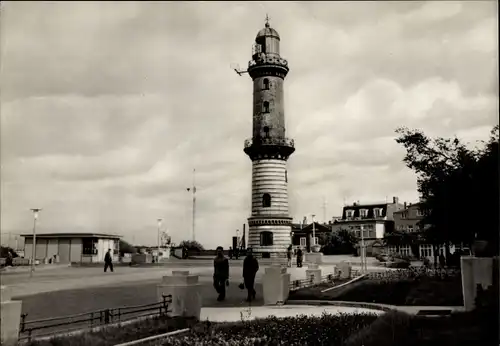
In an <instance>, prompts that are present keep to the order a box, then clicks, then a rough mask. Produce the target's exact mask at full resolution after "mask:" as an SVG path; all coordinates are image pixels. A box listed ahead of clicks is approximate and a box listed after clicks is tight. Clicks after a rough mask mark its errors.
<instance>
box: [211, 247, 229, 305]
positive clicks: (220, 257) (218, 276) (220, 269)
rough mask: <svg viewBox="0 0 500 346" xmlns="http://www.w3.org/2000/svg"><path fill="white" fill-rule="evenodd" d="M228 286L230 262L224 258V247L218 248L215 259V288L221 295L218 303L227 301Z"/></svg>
mask: <svg viewBox="0 0 500 346" xmlns="http://www.w3.org/2000/svg"><path fill="white" fill-rule="evenodd" d="M226 286H229V261H228V259H227V258H226V257H224V249H223V248H222V246H218V247H217V256H216V257H215V259H214V288H215V291H217V293H218V294H219V296H218V297H217V301H219V302H220V301H223V300H224V299H226Z"/></svg>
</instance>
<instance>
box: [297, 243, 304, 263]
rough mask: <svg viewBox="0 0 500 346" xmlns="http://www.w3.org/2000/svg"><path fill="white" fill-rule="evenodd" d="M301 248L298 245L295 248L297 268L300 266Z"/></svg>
mask: <svg viewBox="0 0 500 346" xmlns="http://www.w3.org/2000/svg"><path fill="white" fill-rule="evenodd" d="M302 255H303V253H302V249H301V248H300V247H299V248H298V249H297V268H302Z"/></svg>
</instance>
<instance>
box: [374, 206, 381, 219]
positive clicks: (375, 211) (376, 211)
mask: <svg viewBox="0 0 500 346" xmlns="http://www.w3.org/2000/svg"><path fill="white" fill-rule="evenodd" d="M373 215H374V216H375V217H382V208H375V209H373Z"/></svg>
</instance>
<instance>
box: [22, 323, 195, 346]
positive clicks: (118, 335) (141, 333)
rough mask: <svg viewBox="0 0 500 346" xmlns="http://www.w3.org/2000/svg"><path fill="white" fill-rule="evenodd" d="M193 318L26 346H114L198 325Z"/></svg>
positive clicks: (108, 330)
mask: <svg viewBox="0 0 500 346" xmlns="http://www.w3.org/2000/svg"><path fill="white" fill-rule="evenodd" d="M196 323H197V321H196V320H195V319H193V318H184V317H166V316H158V317H152V318H148V319H144V320H140V321H137V322H133V323H130V324H125V325H121V326H109V327H104V328H102V329H101V330H99V331H93V332H92V331H88V332H83V333H80V334H74V335H67V336H58V337H53V338H50V339H44V340H32V341H29V342H26V343H25V344H24V345H26V346H62V345H71V346H90V345H91V346H114V345H116V344H119V343H124V342H128V341H132V340H137V339H142V338H147V337H149V336H154V335H159V334H164V333H167V332H172V331H175V330H179V329H184V328H190V327H192V326H194V325H196Z"/></svg>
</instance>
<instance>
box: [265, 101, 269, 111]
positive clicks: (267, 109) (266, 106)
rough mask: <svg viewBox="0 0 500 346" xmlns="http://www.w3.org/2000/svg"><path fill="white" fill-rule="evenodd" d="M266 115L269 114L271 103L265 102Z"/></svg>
mask: <svg viewBox="0 0 500 346" xmlns="http://www.w3.org/2000/svg"><path fill="white" fill-rule="evenodd" d="M264 113H269V102H267V101H264Z"/></svg>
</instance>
